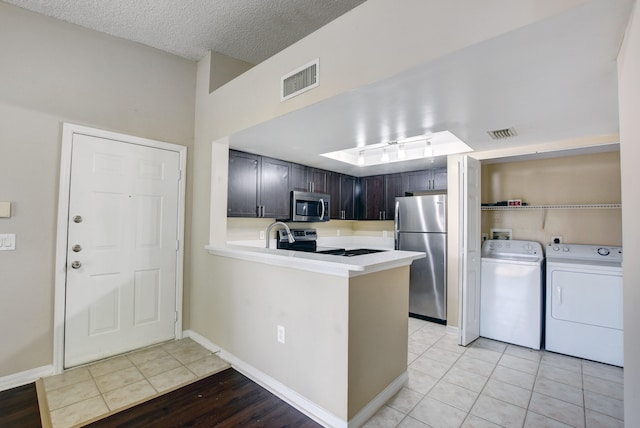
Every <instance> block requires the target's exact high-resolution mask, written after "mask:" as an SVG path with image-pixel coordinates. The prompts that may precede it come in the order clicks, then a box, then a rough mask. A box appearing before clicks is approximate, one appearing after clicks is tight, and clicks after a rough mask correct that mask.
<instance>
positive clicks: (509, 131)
mask: <svg viewBox="0 0 640 428" xmlns="http://www.w3.org/2000/svg"><path fill="white" fill-rule="evenodd" d="M487 134H489V136H490V137H491V138H493V139H494V140H504V139H505V138H511V137H515V136H516V135H518V133H517V132H516V130H515V129H513V128H506V129H495V130H493V131H487Z"/></svg>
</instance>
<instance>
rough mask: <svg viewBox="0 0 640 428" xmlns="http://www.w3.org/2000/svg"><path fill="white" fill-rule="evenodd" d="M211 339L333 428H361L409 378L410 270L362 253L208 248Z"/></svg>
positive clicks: (406, 256)
mask: <svg viewBox="0 0 640 428" xmlns="http://www.w3.org/2000/svg"><path fill="white" fill-rule="evenodd" d="M207 250H208V252H209V253H210V263H212V264H213V266H211V267H212V271H213V272H216V277H215V278H211V281H212V297H214V300H215V302H212V312H213V313H214V314H213V318H214V319H215V325H214V326H212V328H211V332H210V334H208V335H207V336H209V335H210V336H211V338H210V340H211V341H212V342H214V343H215V344H216V345H217V346H219V347H220V348H221V349H222V351H221V357H222V358H226V359H228V361H230V362H231V363H232V364H233V365H234V367H236V368H237V369H238V370H240V371H243V372H245V373H246V374H248V375H249V376H250V377H251V378H252V379H254V380H256V381H257V382H259V383H262V384H263V385H265V386H267V388H268V389H270V390H271V391H272V392H275V393H276V394H278V395H279V396H281V397H283V398H284V399H285V400H287V401H289V402H291V403H292V404H294V405H295V406H296V407H298V408H299V409H301V410H302V411H304V412H305V413H307V414H309V415H310V416H312V417H314V418H315V419H316V420H318V421H319V422H321V423H322V424H324V425H326V426H344V427H347V426H360V425H362V424H363V423H364V422H365V421H366V420H367V419H368V418H369V417H370V416H372V415H373V414H374V413H375V411H376V410H377V409H378V408H379V407H381V406H382V405H383V404H384V403H385V402H386V400H388V399H389V398H390V397H392V396H393V395H394V394H395V393H396V392H397V391H399V390H400V388H401V387H402V385H403V383H404V382H405V381H406V379H407V373H406V371H407V337H408V332H407V330H408V325H407V324H408V319H407V314H408V300H409V266H410V264H411V263H412V261H413V260H415V259H419V258H422V257H424V255H423V254H421V253H414V252H408V251H393V250H390V251H384V252H378V253H374V254H366V255H361V256H355V257H341V256H335V255H328V254H316V253H305V252H300V251H290V250H278V249H273V248H270V249H267V248H259V247H255V246H254V247H251V246H241V245H226V246H207Z"/></svg>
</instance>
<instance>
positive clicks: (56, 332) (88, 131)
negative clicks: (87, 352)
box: [53, 123, 187, 374]
mask: <svg viewBox="0 0 640 428" xmlns="http://www.w3.org/2000/svg"><path fill="white" fill-rule="evenodd" d="M74 134H82V135H88V136H91V137H98V138H104V139H108V140H114V141H120V142H125V143H130V144H137V145H141V146H146V147H151V148H157V149H164V150H170V151H173V152H178V153H179V155H180V174H181V178H180V183H179V184H178V187H179V195H178V225H177V227H178V240H179V243H180V244H179V247H178V251H176V308H175V310H176V312H177V317H178V319H177V322H176V324H175V335H176V339H180V338H182V287H183V269H184V265H183V263H184V213H185V189H186V187H185V179H184V178H185V173H184V172H185V171H186V164H187V148H186V147H185V146H180V145H177V144H171V143H164V142H161V141H156V140H149V139H146V138H140V137H134V136H131V135H125V134H119V133H116V132H111V131H105V130H102V129H95V128H89V127H86V126H81V125H74V124H70V123H64V124H63V127H62V153H61V156H60V189H59V194H58V221H57V235H56V263H55V289H54V315H53V370H54V373H56V374H57V373H62V371H63V370H64V327H65V291H66V282H67V266H66V265H67V246H68V245H67V229H68V225H69V222H68V219H69V197H70V194H69V188H70V185H71V154H72V150H73V136H74Z"/></svg>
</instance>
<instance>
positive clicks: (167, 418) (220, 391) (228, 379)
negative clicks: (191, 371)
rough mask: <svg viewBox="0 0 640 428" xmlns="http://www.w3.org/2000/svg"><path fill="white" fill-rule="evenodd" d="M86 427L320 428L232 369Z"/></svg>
mask: <svg viewBox="0 0 640 428" xmlns="http://www.w3.org/2000/svg"><path fill="white" fill-rule="evenodd" d="M0 426H2V424H0ZM87 426H89V427H94V428H99V427H100V428H103V427H127V428H129V427H172V428H173V427H176V428H177V427H269V428H270V427H320V425H318V424H317V423H316V422H314V421H313V420H312V419H310V418H308V417H307V416H305V415H304V414H302V413H301V412H299V411H298V410H296V409H295V408H293V407H291V406H290V405H288V404H287V403H285V402H284V401H282V400H281V399H279V398H278V397H276V396H275V395H273V394H271V393H270V392H268V391H267V390H265V389H264V388H262V387H261V386H259V385H258V384H256V383H254V382H252V381H251V380H249V379H248V378H247V377H245V376H243V375H242V374H240V373H238V372H237V371H235V370H233V369H227V370H224V371H222V372H220V373H217V374H215V375H213V376H209V377H207V378H204V379H202V380H199V381H197V382H195V383H192V384H190V385H187V386H185V387H182V388H180V389H178V390H176V391H173V392H170V393H168V394H164V395H161V396H160V397H156V398H154V399H153V400H150V401H147V402H146V403H142V404H140V405H138V406H135V407H132V408H130V409H127V410H124V411H122V412H119V413H116V414H114V415H111V416H109V417H107V418H105V419H101V420H99V421H97V422H94V423H92V424H90V425H87Z"/></svg>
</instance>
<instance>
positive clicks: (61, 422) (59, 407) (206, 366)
mask: <svg viewBox="0 0 640 428" xmlns="http://www.w3.org/2000/svg"><path fill="white" fill-rule="evenodd" d="M227 367H229V364H228V363H227V362H226V361H224V360H222V359H221V358H219V357H218V356H216V355H214V354H212V353H211V352H209V351H208V350H206V349H205V348H203V347H202V346H200V345H199V344H197V343H196V342H194V341H193V340H191V339H182V340H179V341H172V342H167V343H164V344H161V345H157V346H153V347H149V348H145V349H142V350H139V351H135V352H131V353H129V354H125V355H121V356H118V357H114V358H110V359H107V360H103V361H99V362H97V363H94V364H90V365H87V366H83V367H78V368H75V369H72V370H69V371H66V372H64V373H62V374H59V375H56V376H51V377H47V378H44V379H43V380H44V386H45V391H46V394H47V401H48V404H49V411H50V415H51V422H52V425H53V427H54V428H62V427H70V426H74V425H76V424H79V423H82V422H85V421H88V420H91V419H93V418H96V417H98V416H102V415H105V414H107V413H109V412H111V411H114V410H117V409H120V408H123V407H126V406H128V405H130V404H132V403H135V402H137V401H141V400H146V399H149V398H151V397H153V396H155V395H158V394H160V393H162V392H165V391H168V390H170V389H173V388H175V387H177V386H180V385H184V384H187V383H190V382H193V381H194V380H197V379H198V378H201V377H204V376H207V375H209V374H211V373H215V372H218V371H220V370H222V369H225V368H227Z"/></svg>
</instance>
